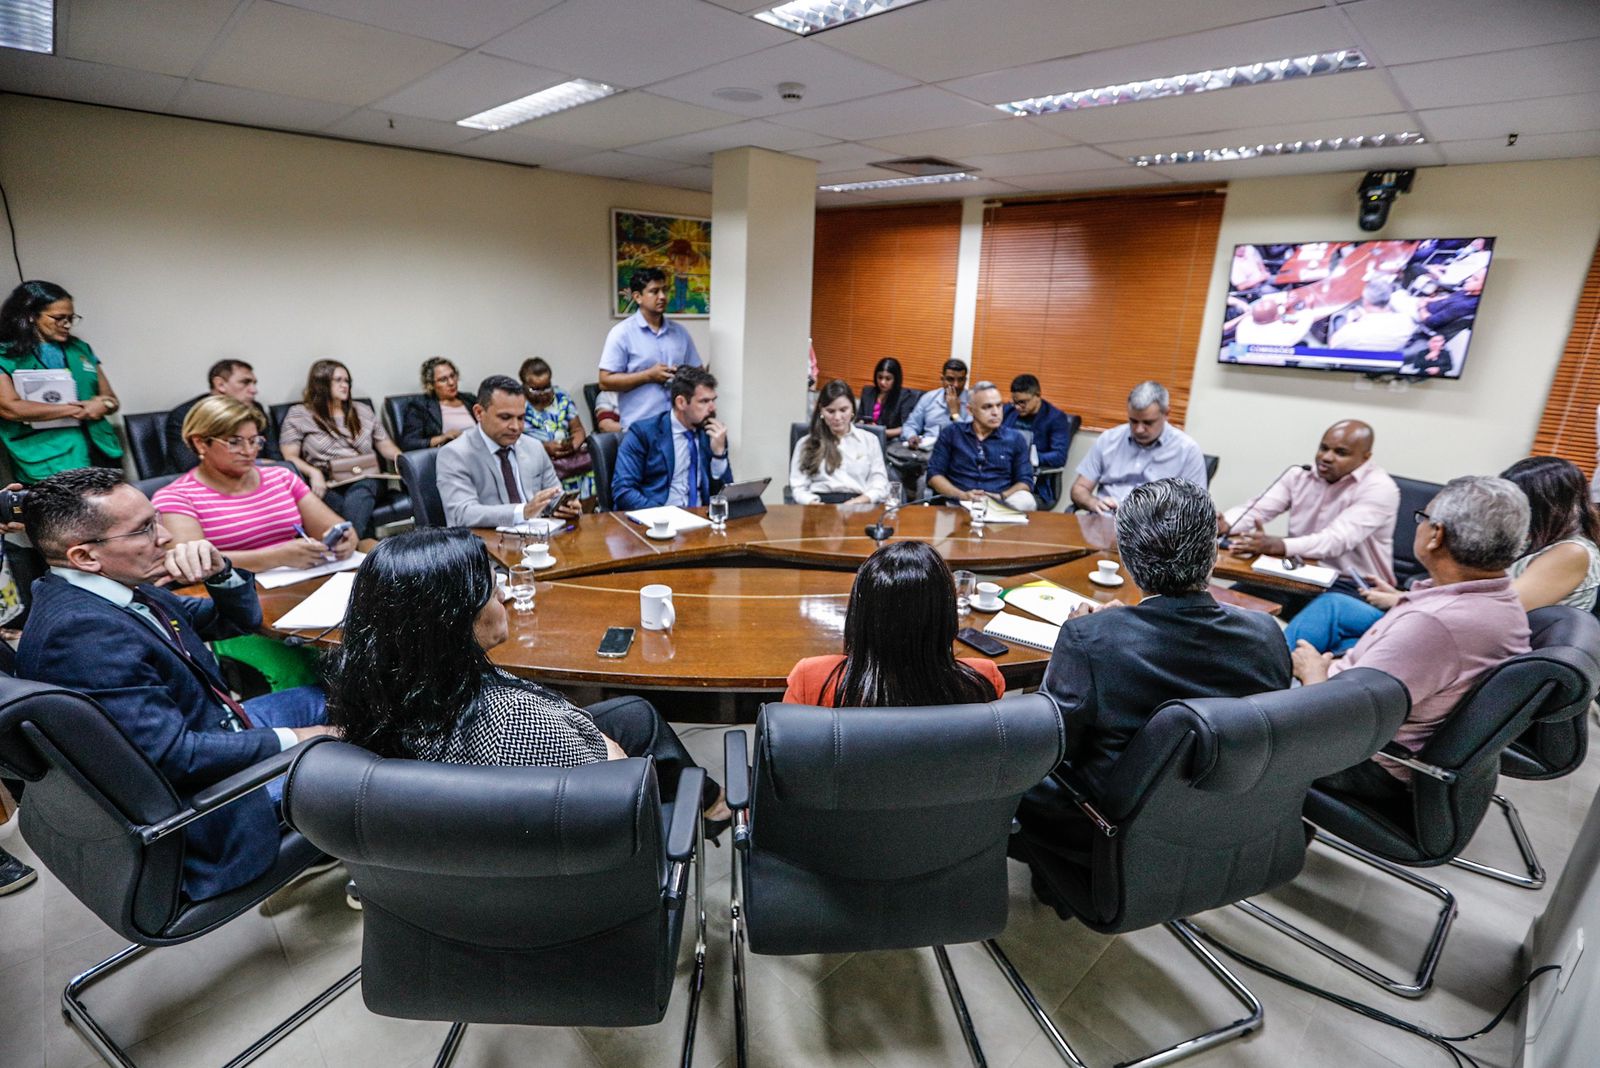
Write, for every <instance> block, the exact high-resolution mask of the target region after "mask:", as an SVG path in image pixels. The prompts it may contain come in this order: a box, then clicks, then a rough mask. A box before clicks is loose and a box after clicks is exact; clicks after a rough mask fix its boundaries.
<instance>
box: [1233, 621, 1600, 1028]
mask: <svg viewBox="0 0 1600 1068" xmlns="http://www.w3.org/2000/svg"><path fill="white" fill-rule="evenodd" d="M1560 616H1561V618H1560V619H1558V620H1556V621H1555V622H1554V623H1552V624H1548V625H1542V626H1541V628H1540V630H1539V631H1538V632H1536V634H1535V636H1534V643H1535V644H1534V649H1533V651H1532V652H1528V653H1524V654H1522V655H1521V656H1514V657H1512V658H1511V659H1510V660H1507V661H1505V662H1504V663H1502V664H1500V665H1499V666H1498V667H1495V668H1493V669H1491V670H1489V671H1486V672H1484V674H1483V675H1482V676H1481V677H1480V678H1479V679H1478V680H1477V682H1476V683H1475V684H1474V686H1473V687H1472V689H1471V690H1469V691H1468V692H1467V694H1466V696H1464V697H1463V698H1462V699H1461V701H1460V703H1459V704H1457V705H1456V707H1455V708H1454V709H1453V710H1452V711H1451V712H1450V714H1449V715H1448V716H1446V717H1445V719H1444V720H1443V721H1442V722H1441V724H1440V725H1439V728H1438V730H1436V731H1435V732H1434V734H1433V735H1432V737H1430V738H1429V739H1428V740H1427V741H1426V742H1425V743H1424V744H1423V746H1422V747H1421V748H1420V749H1418V750H1416V751H1415V752H1414V753H1413V752H1408V751H1407V750H1405V749H1404V748H1402V747H1401V746H1399V745H1398V744H1396V743H1394V742H1391V743H1390V744H1389V745H1387V746H1385V747H1384V749H1383V752H1384V753H1385V754H1386V755H1388V756H1390V757H1393V758H1394V759H1396V760H1397V761H1398V762H1399V763H1401V764H1404V765H1405V766H1406V767H1409V768H1410V769H1411V770H1412V772H1413V775H1412V782H1411V789H1410V793H1409V796H1408V797H1407V798H1406V799H1404V800H1402V801H1401V802H1400V803H1397V804H1393V805H1384V804H1375V803H1372V802H1369V801H1363V800H1360V799H1358V798H1354V797H1350V796H1347V795H1345V794H1340V793H1336V792H1334V791H1332V790H1327V789H1324V788H1322V787H1319V786H1314V787H1312V789H1311V792H1310V794H1309V795H1307V797H1306V809H1305V816H1306V819H1307V820H1309V821H1311V822H1312V823H1313V824H1315V825H1316V826H1317V828H1318V830H1317V834H1316V837H1317V839H1318V840H1319V841H1321V842H1323V843H1325V844H1327V845H1329V846H1331V847H1333V848H1334V849H1337V850H1338V851H1339V852H1341V853H1344V854H1345V855H1346V856H1349V857H1352V858H1354V859H1356V860H1359V861H1361V862H1362V863H1365V864H1368V865H1370V866H1372V867H1374V868H1377V869H1378V870H1379V871H1382V872H1385V873H1387V874H1389V875H1391V876H1393V877H1394V878H1396V879H1399V880H1400V881H1401V882H1404V883H1406V884H1407V885H1409V886H1412V887H1414V888H1416V889H1417V890H1420V891H1422V892H1424V893H1427V894H1430V895H1432V896H1433V897H1434V898H1436V899H1437V900H1438V901H1439V911H1438V918H1437V920H1436V922H1435V923H1434V927H1433V932H1432V934H1431V935H1430V936H1429V939H1428V942H1427V946H1426V948H1425V949H1424V951H1423V956H1422V961H1421V963H1420V964H1419V965H1418V968H1417V971H1416V976H1415V978H1413V979H1411V980H1402V979H1394V978H1392V977H1390V976H1388V975H1385V974H1383V973H1382V972H1380V971H1379V970H1378V969H1377V968H1375V967H1373V966H1372V965H1369V964H1366V963H1363V962H1362V961H1359V960H1356V959H1355V958H1353V957H1351V956H1349V955H1347V954H1345V953H1342V952H1340V951H1339V950H1337V949H1334V948H1333V947H1332V946H1329V945H1328V944H1327V943H1325V942H1323V941H1322V940H1321V939H1319V938H1317V937H1316V936H1315V935H1312V934H1308V933H1307V932H1305V931H1303V930H1301V929H1300V928H1298V927H1296V926H1294V925H1293V924H1291V923H1289V922H1288V921H1287V920H1284V919H1282V918H1281V917H1279V916H1277V915H1275V914H1273V913H1270V912H1268V911H1267V910H1266V909H1264V908H1262V907H1261V906H1260V905H1258V904H1256V903H1255V902H1250V901H1246V902H1241V903H1240V904H1239V907H1240V908H1241V909H1243V910H1244V911H1246V912H1247V913H1249V914H1250V915H1252V916H1254V917H1255V918H1257V919H1259V920H1262V921H1263V922H1265V923H1267V924H1269V925H1270V926H1272V927H1273V928H1275V929H1276V930H1278V931H1279V932H1281V933H1283V934H1287V935H1289V936H1290V937H1291V938H1293V939H1294V940H1295V941H1297V942H1299V943H1301V944H1302V945H1304V946H1307V947H1308V948H1310V949H1313V950H1316V951H1317V952H1318V953H1321V954H1322V955H1323V956H1325V957H1327V958H1328V959H1329V960H1332V961H1333V962H1334V963H1336V964H1338V965H1339V966H1341V967H1343V968H1346V969H1348V970H1349V971H1352V972H1354V973H1355V974H1357V975H1359V976H1361V977H1362V978H1363V979H1366V980H1367V981H1369V982H1372V983H1375V984H1377V985H1378V986H1381V987H1383V988H1384V989H1386V990H1388V991H1389V992H1391V993H1394V994H1398V995H1400V996H1401V997H1408V998H1417V997H1421V996H1422V995H1423V994H1425V993H1427V991H1428V988H1429V987H1430V986H1431V985H1432V984H1433V976H1434V972H1435V970H1436V969H1437V968H1438V965H1439V957H1440V955H1441V954H1442V953H1443V952H1444V943H1445V939H1446V937H1447V936H1448V935H1449V933H1450V927H1451V925H1452V923H1454V921H1455V916H1456V900H1455V895H1454V894H1452V893H1451V892H1450V891H1449V890H1447V889H1446V888H1445V887H1443V886H1440V885H1439V884H1438V883H1435V882H1433V881H1432V880H1429V879H1424V878H1422V877H1421V876H1420V875H1417V874H1416V873H1415V872H1412V871H1408V870H1407V869H1408V868H1428V867H1435V866H1437V865H1440V864H1448V863H1450V862H1451V861H1452V860H1454V859H1455V858H1456V857H1457V856H1459V855H1460V853H1461V851H1462V850H1464V849H1465V848H1466V847H1467V844H1468V843H1469V842H1471V841H1472V837H1473V835H1474V834H1475V833H1477V830H1478V827H1479V826H1480V825H1481V824H1482V823H1483V818H1484V816H1485V815H1486V814H1487V812H1488V809H1489V806H1490V804H1493V803H1494V797H1495V781H1496V778H1497V777H1498V775H1499V773H1500V765H1501V754H1502V753H1504V752H1505V749H1506V747H1507V746H1508V745H1509V744H1511V742H1512V741H1513V740H1514V739H1516V738H1519V737H1522V736H1523V735H1525V734H1526V733H1527V731H1528V729H1529V728H1530V727H1531V726H1533V725H1534V724H1536V723H1545V722H1552V721H1560V720H1562V719H1564V718H1567V717H1570V716H1572V715H1573V714H1574V712H1573V709H1574V706H1576V707H1577V709H1578V710H1579V711H1578V713H1577V714H1579V715H1581V714H1582V711H1581V710H1583V709H1586V708H1587V707H1588V705H1589V702H1590V701H1592V700H1594V697H1595V693H1596V691H1597V690H1600V670H1597V665H1600V626H1596V625H1594V621H1593V620H1592V619H1587V618H1585V617H1584V614H1583V613H1581V612H1572V613H1571V614H1570V615H1568V614H1565V613H1562V614H1560ZM1541 622H1542V620H1541ZM1313 688H1314V687H1313Z"/></svg>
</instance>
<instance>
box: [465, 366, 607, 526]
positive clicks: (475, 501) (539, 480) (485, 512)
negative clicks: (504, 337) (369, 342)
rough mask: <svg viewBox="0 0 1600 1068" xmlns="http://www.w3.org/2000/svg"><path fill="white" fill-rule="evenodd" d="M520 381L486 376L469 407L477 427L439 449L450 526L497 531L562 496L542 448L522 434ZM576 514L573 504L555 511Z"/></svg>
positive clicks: (559, 480)
mask: <svg viewBox="0 0 1600 1068" xmlns="http://www.w3.org/2000/svg"><path fill="white" fill-rule="evenodd" d="M526 404H527V401H526V400H525V399H524V397H523V395H522V383H521V382H518V381H517V380H516V379H515V378H512V377H511V376H510V375H490V376H489V377H488V378H485V379H484V380H483V384H482V385H480V386H479V387H478V403H477V404H474V405H473V406H472V411H473V414H474V415H475V416H476V417H477V420H478V425H477V427H476V428H475V429H473V430H469V431H467V432H466V433H464V434H462V435H461V436H460V437H458V438H456V439H455V440H454V441H452V442H450V443H449V444H448V445H444V446H442V447H441V448H440V449H439V465H438V480H439V500H440V502H441V503H443V504H444V518H445V522H446V523H448V524H449V525H450V526H453V527H500V526H511V525H513V524H516V523H520V522H521V521H522V520H524V519H531V518H533V517H534V516H537V515H538V514H539V513H540V512H541V511H543V509H544V506H545V505H546V504H548V503H549V502H550V501H551V499H553V498H554V497H555V496H556V495H557V494H559V493H560V492H561V479H560V478H558V477H557V476H556V469H555V466H554V465H553V464H551V462H550V457H549V456H548V455H547V454H546V453H545V451H544V446H543V445H541V444H540V443H539V442H538V441H536V440H535V439H534V438H531V437H524V436H523V433H522V414H523V409H524V407H525V406H526ZM577 514H578V502H577V501H571V502H569V503H568V504H566V505H565V506H564V507H562V508H561V509H560V510H559V511H557V512H556V515H558V516H560V517H561V518H563V519H570V518H572V517H573V516H576V515H577Z"/></svg>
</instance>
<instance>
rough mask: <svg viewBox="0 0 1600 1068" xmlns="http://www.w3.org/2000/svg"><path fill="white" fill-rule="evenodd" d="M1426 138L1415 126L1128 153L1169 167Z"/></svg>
mask: <svg viewBox="0 0 1600 1068" xmlns="http://www.w3.org/2000/svg"><path fill="white" fill-rule="evenodd" d="M1427 140H1428V139H1427V138H1426V137H1423V136H1422V135H1421V134H1420V133H1417V132H1416V131H1414V130H1407V131H1405V132H1403V133H1381V134H1357V135H1356V136H1354V137H1319V138H1316V139H1314V140H1310V141H1278V142H1276V143H1274V144H1270V145H1236V146H1233V147H1228V148H1194V149H1189V150H1188V151H1186V152H1157V153H1155V154H1153V155H1149V156H1129V157H1128V162H1129V163H1132V164H1135V165H1137V166H1140V167H1168V166H1171V165H1172V164H1175V163H1222V162H1226V161H1228V160H1237V159H1255V158H1256V157H1257V156H1298V155H1302V154H1304V153H1307V152H1347V151H1349V150H1351V149H1356V148H1399V147H1400V146H1401V145H1421V144H1426V143H1427Z"/></svg>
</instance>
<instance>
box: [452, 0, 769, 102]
mask: <svg viewBox="0 0 1600 1068" xmlns="http://www.w3.org/2000/svg"><path fill="white" fill-rule="evenodd" d="M793 40H794V37H793V35H792V34H790V33H788V32H786V31H784V30H780V29H778V28H777V27H776V26H768V25H767V24H766V23H764V22H757V21H756V20H755V19H752V18H747V17H746V16H744V15H739V14H736V13H734V12H732V11H724V10H721V9H719V8H716V7H714V6H712V5H710V4H703V3H700V2H699V0H582V2H581V3H565V4H562V5H561V6H560V7H557V8H555V9H554V10H551V11H546V12H545V13H544V14H542V15H539V16H538V17H537V18H534V19H532V20H531V21H529V22H527V23H524V24H523V25H522V26H519V27H518V28H517V29H515V30H512V31H511V32H510V33H507V34H503V35H501V36H500V37H497V38H495V39H494V40H493V41H490V42H489V43H488V44H486V45H484V51H486V52H492V53H493V54H495V55H497V56H505V57H506V58H508V59H517V60H521V61H522V62H524V63H532V64H534V65H535V66H540V67H551V68H553V69H555V70H563V71H566V72H567V73H568V74H571V75H573V76H574V77H579V78H589V79H592V80H594V81H602V82H607V83H609V84H611V85H621V86H630V87H634V86H641V85H648V84H650V83H651V82H658V81H661V80H662V79H665V78H672V77H675V76H677V75H680V74H687V73H688V72H689V71H692V70H699V69H700V68H701V67H707V66H710V65H711V64H713V63H720V62H722V61H723V60H728V59H732V58H734V57H735V56H742V55H744V54H745V53H747V52H754V51H756V50H758V49H761V48H768V47H771V46H773V45H779V44H783V43H785V42H788V41H793Z"/></svg>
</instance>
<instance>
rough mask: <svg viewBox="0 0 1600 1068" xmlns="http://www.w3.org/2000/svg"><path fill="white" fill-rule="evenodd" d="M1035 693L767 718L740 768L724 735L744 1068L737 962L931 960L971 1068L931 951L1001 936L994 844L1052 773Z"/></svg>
mask: <svg viewBox="0 0 1600 1068" xmlns="http://www.w3.org/2000/svg"><path fill="white" fill-rule="evenodd" d="M1063 744H1064V742H1063V729H1062V725H1061V716H1060V714H1059V713H1057V711H1056V708H1055V705H1054V703H1053V702H1051V700H1050V699H1049V698H1048V697H1046V696H1044V695H1042V694H1032V695H1029V696H1026V697H1022V698H1013V699H1010V700H1006V701H995V702H991V703H989V704H975V705H946V706H942V707H932V708H813V707H810V706H806V705H783V704H775V705H767V706H765V707H764V708H763V709H762V710H761V715H760V717H759V718H758V719H757V720H756V734H755V750H756V756H755V768H754V770H753V771H752V769H751V768H750V767H749V765H748V764H747V762H746V739H745V734H744V732H743V731H737V730H735V731H729V732H728V733H727V735H726V736H725V742H724V745H725V755H726V760H727V787H726V790H727V798H728V806H729V807H730V808H732V809H733V810H734V814H735V824H734V846H735V848H736V855H735V858H734V867H733V875H732V879H731V882H732V888H731V898H732V919H733V930H732V941H733V951H734V957H733V991H734V1039H735V1046H736V1053H737V1058H738V1063H739V1065H740V1066H741V1068H742V1066H743V1065H745V1064H746V1058H747V1053H746V1040H745V1039H746V1011H745V983H746V979H745V971H744V951H745V945H746V942H747V941H748V944H749V948H750V951H751V952H753V953H762V954H776V955H793V954H803V953H853V952H861V951H867V950H881V949H918V948H921V947H924V946H928V947H931V948H932V949H933V953H934V957H935V958H936V960H937V961H938V964H939V971H940V975H941V976H942V977H943V979H944V984H945V988H946V991H947V992H948V994H949V996H950V1002H951V1005H952V1007H953V1008H954V1009H955V1013H956V1017H957V1019H958V1020H959V1022H960V1024H961V1030H962V1034H963V1036H964V1037H965V1039H966V1043H967V1049H968V1053H969V1054H970V1055H971V1057H972V1060H973V1063H974V1064H975V1065H979V1066H981V1065H982V1064H983V1063H984V1060H983V1053H982V1048H981V1047H980V1045H979V1043H978V1036H977V1034H976V1032H975V1031H974V1029H973V1024H972V1020H971V1017H970V1015H969V1014H968V1012H967V1007H966V1002H965V1000H964V999H963V997H962V995H961V987H960V985H959V984H958V983H957V981H956V975H955V972H954V970H953V969H952V968H951V965H950V959H949V956H948V955H947V954H946V953H945V950H944V947H945V945H947V944H950V943H956V942H976V941H980V940H982V939H985V938H992V937H994V936H995V935H997V934H999V933H1000V932H1001V931H1002V930H1003V929H1004V928H1005V925H1006V911H1007V884H1006V843H1007V839H1008V838H1009V837H1010V833H1011V824H1012V818H1013V815H1014V814H1015V812H1016V809H1017V801H1018V799H1019V798H1021V796H1022V793H1023V791H1025V790H1026V789H1027V788H1028V787H1030V786H1032V785H1033V784H1034V783H1036V782H1038V781H1039V780H1040V779H1042V778H1043V777H1044V776H1045V774H1046V773H1047V772H1048V771H1049V770H1050V769H1051V768H1053V767H1055V765H1056V763H1057V762H1058V761H1059V760H1060V759H1061V753H1062V747H1063Z"/></svg>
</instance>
